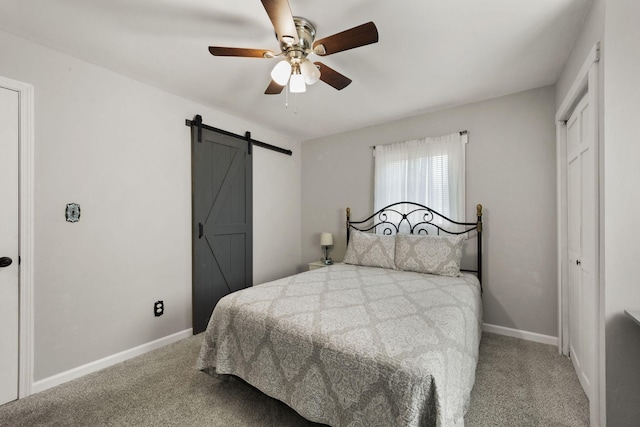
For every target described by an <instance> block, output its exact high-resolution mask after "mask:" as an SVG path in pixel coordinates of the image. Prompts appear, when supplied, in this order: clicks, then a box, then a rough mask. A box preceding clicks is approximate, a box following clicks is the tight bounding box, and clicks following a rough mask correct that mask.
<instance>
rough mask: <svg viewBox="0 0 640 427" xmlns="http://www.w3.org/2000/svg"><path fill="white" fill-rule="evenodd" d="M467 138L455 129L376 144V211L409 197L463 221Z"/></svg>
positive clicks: (413, 200)
mask: <svg viewBox="0 0 640 427" xmlns="http://www.w3.org/2000/svg"><path fill="white" fill-rule="evenodd" d="M466 142H467V134H466V132H464V133H463V134H462V135H461V134H460V133H459V132H456V133H454V134H450V135H444V136H439V137H433V138H424V139H420V140H411V141H405V142H399V143H395V144H389V145H379V146H377V147H375V149H374V156H375V183H374V208H375V211H377V210H379V209H382V208H383V207H385V206H388V205H390V204H392V203H396V202H404V201H408V202H415V203H420V204H423V205H425V206H428V207H430V208H431V209H433V210H435V211H437V212H439V213H441V214H442V215H444V216H446V217H448V218H451V219H453V220H455V221H464V218H465V213H464V198H465V190H464V181H465V175H464V170H465V144H466Z"/></svg>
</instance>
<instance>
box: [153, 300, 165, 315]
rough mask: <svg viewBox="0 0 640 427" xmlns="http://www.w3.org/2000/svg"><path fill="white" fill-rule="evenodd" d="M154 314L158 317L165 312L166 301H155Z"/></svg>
mask: <svg viewBox="0 0 640 427" xmlns="http://www.w3.org/2000/svg"><path fill="white" fill-rule="evenodd" d="M153 314H154V315H155V316H156V317H158V316H162V315H163V314H164V301H156V302H154V303H153Z"/></svg>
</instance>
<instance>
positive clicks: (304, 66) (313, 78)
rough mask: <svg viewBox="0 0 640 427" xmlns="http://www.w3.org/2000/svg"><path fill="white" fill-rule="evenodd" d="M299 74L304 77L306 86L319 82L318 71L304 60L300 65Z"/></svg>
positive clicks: (309, 62)
mask: <svg viewBox="0 0 640 427" xmlns="http://www.w3.org/2000/svg"><path fill="white" fill-rule="evenodd" d="M300 72H301V73H302V75H303V76H304V81H305V83H306V84H308V85H312V84H314V83H316V82H317V81H318V80H320V70H318V67H316V66H315V64H314V63H313V62H311V61H309V60H308V59H304V60H303V61H302V62H301V63H300Z"/></svg>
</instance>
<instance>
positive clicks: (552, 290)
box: [301, 86, 557, 336]
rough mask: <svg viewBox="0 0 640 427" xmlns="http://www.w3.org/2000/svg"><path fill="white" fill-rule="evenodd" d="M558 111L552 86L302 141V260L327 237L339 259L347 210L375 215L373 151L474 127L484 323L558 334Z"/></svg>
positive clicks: (473, 180)
mask: <svg viewBox="0 0 640 427" xmlns="http://www.w3.org/2000/svg"><path fill="white" fill-rule="evenodd" d="M554 114H555V90H554V87H552V86H550V87H544V88H540V89H535V90H530V91H527V92H522V93H518V94H514V95H509V96H505V97H501V98H496V99H491V100H488V101H484V102H478V103H474V104H469V105H464V106H460V107H455V108H451V109H447V110H442V111H437V112H433V113H428V114H423V115H420V116H417V117H413V118H409V119H405V120H401V121H397V122H393V123H388V124H384V125H379V126H375V127H370V128H366V129H362V130H358V131H354V132H349V133H344V134H339V135H334V136H331V137H326V138H321V139H317V140H312V141H306V142H304V143H303V155H302V261H303V262H311V261H315V260H318V259H320V257H321V250H320V246H319V235H320V233H321V232H323V231H329V232H332V233H334V241H335V246H334V248H333V251H332V253H331V255H332V257H333V258H334V259H335V260H338V261H339V260H342V258H343V256H344V252H345V247H346V232H345V229H344V221H345V208H346V207H351V210H352V215H353V217H354V219H357V218H358V217H363V216H364V215H368V214H369V213H371V210H372V208H373V157H372V153H371V146H374V145H377V144H387V143H391V142H397V141H404V140H408V139H413V138H419V137H424V136H435V135H442V134H446V133H451V132H455V131H460V130H468V131H469V144H468V145H467V175H466V191H467V193H466V211H467V218H468V219H470V220H474V218H475V206H476V204H477V203H482V204H483V205H484V207H485V210H484V213H485V217H484V221H485V224H486V226H485V234H484V239H485V240H484V254H485V258H484V263H485V265H484V266H483V267H484V271H485V276H484V289H485V293H484V296H483V302H484V317H485V318H484V320H485V322H486V323H490V324H494V325H499V326H505V327H508V328H515V329H519V330H524V331H529V332H536V333H540V334H544V335H549V336H557V280H556V196H555V194H556V187H555V185H556V160H555V126H554ZM303 267H304V266H301V268H303Z"/></svg>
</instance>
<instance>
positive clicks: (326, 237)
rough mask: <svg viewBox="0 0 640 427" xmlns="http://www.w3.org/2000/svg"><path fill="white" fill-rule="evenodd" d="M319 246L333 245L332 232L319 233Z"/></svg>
mask: <svg viewBox="0 0 640 427" xmlns="http://www.w3.org/2000/svg"><path fill="white" fill-rule="evenodd" d="M320 246H333V234H331V233H321V234H320Z"/></svg>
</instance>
